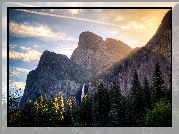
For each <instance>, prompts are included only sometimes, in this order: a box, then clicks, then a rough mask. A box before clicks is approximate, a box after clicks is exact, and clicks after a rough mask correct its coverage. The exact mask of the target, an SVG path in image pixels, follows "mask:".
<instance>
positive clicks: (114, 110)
mask: <svg viewBox="0 0 179 134" xmlns="http://www.w3.org/2000/svg"><path fill="white" fill-rule="evenodd" d="M121 116H122V112H121V90H120V87H119V86H118V85H117V84H116V83H115V82H114V81H113V82H112V83H111V88H110V112H109V121H110V126H119V125H120V119H121Z"/></svg>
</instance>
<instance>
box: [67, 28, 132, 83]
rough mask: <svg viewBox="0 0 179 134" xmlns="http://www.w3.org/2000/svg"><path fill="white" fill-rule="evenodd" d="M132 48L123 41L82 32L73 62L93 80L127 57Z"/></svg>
mask: <svg viewBox="0 0 179 134" xmlns="http://www.w3.org/2000/svg"><path fill="white" fill-rule="evenodd" d="M131 51H132V48H131V47H129V46H128V45H127V44H125V43H123V42H122V41H117V40H115V39H112V38H106V40H105V41H104V40H103V38H102V37H100V36H98V35H96V34H94V33H92V32H89V31H87V32H82V33H81V34H80V36H79V42H78V47H77V48H76V49H75V50H74V51H73V53H72V56H71V58H70V59H71V60H72V61H74V62H76V63H77V64H78V65H80V66H81V67H82V68H83V69H84V70H85V72H86V74H87V75H88V76H89V80H90V79H93V78H94V76H95V75H96V73H97V72H98V71H100V70H102V69H104V68H108V67H110V66H111V65H112V64H113V63H115V62H117V61H120V60H121V59H122V58H124V57H126V56H127V55H128V54H129V53H130V52H131Z"/></svg>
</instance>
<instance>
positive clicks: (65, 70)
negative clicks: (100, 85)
mask: <svg viewBox="0 0 179 134" xmlns="http://www.w3.org/2000/svg"><path fill="white" fill-rule="evenodd" d="M111 47H114V48H111ZM126 48H127V50H126V51H125V49H126ZM131 50H132V49H131V48H130V47H129V46H127V45H126V44H124V43H122V42H121V41H117V40H114V39H109V38H108V39H106V41H103V39H102V38H101V37H99V36H98V35H96V34H93V33H91V32H83V33H81V34H80V37H79V44H78V47H77V49H75V50H74V52H73V54H72V57H71V59H68V57H67V56H65V55H61V54H56V53H54V52H50V51H47V50H46V51H44V52H43V54H42V56H41V57H40V61H39V64H38V67H37V68H36V69H35V70H32V71H30V72H29V74H28V75H27V80H26V87H25V90H24V95H23V97H22V99H21V102H20V108H21V109H22V108H23V107H24V105H25V104H26V102H27V100H29V99H30V100H32V102H34V101H35V100H36V99H37V96H38V94H39V93H42V94H46V96H47V98H48V99H52V98H53V97H54V96H56V95H57V94H58V92H62V93H63V97H64V99H65V100H66V99H67V97H68V96H70V97H76V98H77V99H80V97H79V96H80V93H81V88H82V85H83V84H84V83H86V84H87V83H88V82H89V81H90V79H92V78H94V77H95V75H96V73H97V72H99V71H100V69H102V68H105V67H108V66H109V65H112V63H114V62H116V61H119V60H120V59H122V58H123V57H125V56H126V55H127V54H128V53H129V52H130V51H131ZM87 85H88V84H87ZM86 91H87V88H86V87H85V92H86ZM77 101H78V102H80V100H77ZM78 102H77V103H78Z"/></svg>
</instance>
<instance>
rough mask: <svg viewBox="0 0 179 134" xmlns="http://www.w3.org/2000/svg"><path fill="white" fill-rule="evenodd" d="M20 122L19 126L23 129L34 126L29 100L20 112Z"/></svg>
mask: <svg viewBox="0 0 179 134" xmlns="http://www.w3.org/2000/svg"><path fill="white" fill-rule="evenodd" d="M21 115H22V120H21V122H22V123H21V124H22V126H25V127H33V126H34V105H33V104H32V101H31V100H28V101H27V104H26V105H25V107H24V109H23V110H22V112H21Z"/></svg>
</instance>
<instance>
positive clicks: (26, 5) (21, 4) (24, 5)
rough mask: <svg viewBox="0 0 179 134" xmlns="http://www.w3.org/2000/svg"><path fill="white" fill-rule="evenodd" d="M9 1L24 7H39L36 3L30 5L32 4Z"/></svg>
mask: <svg viewBox="0 0 179 134" xmlns="http://www.w3.org/2000/svg"><path fill="white" fill-rule="evenodd" d="M8 3H9V4H14V5H18V6H23V7H38V6H34V5H30V4H24V3H20V2H8Z"/></svg>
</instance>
